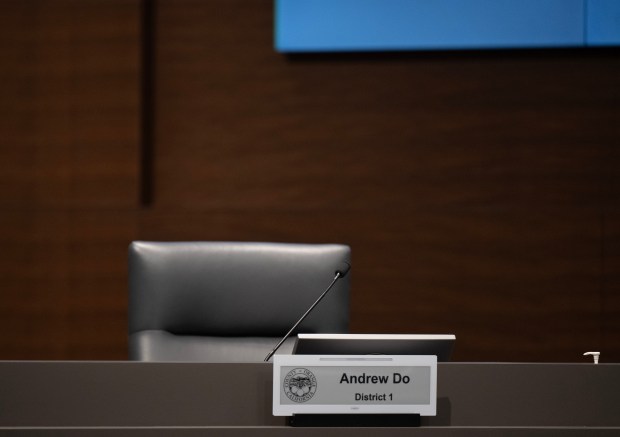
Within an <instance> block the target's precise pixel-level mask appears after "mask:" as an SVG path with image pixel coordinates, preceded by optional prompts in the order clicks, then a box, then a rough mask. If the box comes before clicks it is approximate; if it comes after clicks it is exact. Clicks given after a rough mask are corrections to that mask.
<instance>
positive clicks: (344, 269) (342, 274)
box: [336, 261, 351, 278]
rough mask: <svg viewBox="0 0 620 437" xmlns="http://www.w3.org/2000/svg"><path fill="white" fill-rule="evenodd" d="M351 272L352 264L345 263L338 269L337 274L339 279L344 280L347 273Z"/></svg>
mask: <svg viewBox="0 0 620 437" xmlns="http://www.w3.org/2000/svg"><path fill="white" fill-rule="evenodd" d="M349 270H351V264H349V263H348V262H346V261H344V262H342V263H341V264H340V265H339V266H338V268H337V269H336V274H337V275H339V277H341V278H344V277H345V276H347V273H349Z"/></svg>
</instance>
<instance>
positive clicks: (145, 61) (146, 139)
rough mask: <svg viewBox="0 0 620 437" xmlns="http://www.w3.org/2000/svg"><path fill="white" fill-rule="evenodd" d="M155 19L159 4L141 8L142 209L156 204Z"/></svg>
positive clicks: (151, 0)
mask: <svg viewBox="0 0 620 437" xmlns="http://www.w3.org/2000/svg"><path fill="white" fill-rule="evenodd" d="M155 16H156V1H155V0H142V5H141V21H142V22H141V48H142V53H141V78H140V80H141V102H140V106H141V107H140V112H141V114H140V119H141V120H140V136H141V138H140V170H139V172H140V179H139V183H140V199H139V202H140V206H141V207H149V206H151V205H152V203H153V152H154V150H153V149H154V146H153V142H154V127H155V125H154V123H155Z"/></svg>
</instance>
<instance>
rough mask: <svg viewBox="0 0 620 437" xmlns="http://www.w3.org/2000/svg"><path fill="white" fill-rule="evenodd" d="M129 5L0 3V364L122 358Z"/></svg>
mask: <svg viewBox="0 0 620 437" xmlns="http://www.w3.org/2000/svg"><path fill="white" fill-rule="evenodd" d="M139 18H140V9H139V4H138V2H137V1H126V0H118V1H115V0H101V1H81V0H74V1H45V0H41V1H32V0H26V1H17V0H15V1H12V0H11V1H6V0H3V1H1V2H0V44H1V46H0V47H1V48H0V52H1V55H0V58H1V59H2V67H0V89H1V94H2V99H1V101H0V111H1V116H0V293H1V294H0V296H1V297H0V358H3V359H8V358H17V359H74V358H82V359H87V358H95V357H100V358H111V359H112V358H124V357H126V355H127V353H126V339H125V338H126V322H125V318H126V306H127V305H126V300H127V299H126V294H127V293H126V279H125V278H126V268H125V264H126V261H125V259H126V248H127V244H128V243H129V242H130V241H131V240H132V239H133V238H134V236H135V226H136V224H135V223H136V214H137V210H136V205H137V198H138V195H137V191H136V190H137V175H138V165H137V164H138V141H139V127H138V120H139V114H140V112H139V59H140V58H139V54H140V44H139V42H140V40H139V35H140V26H139V23H140V21H139Z"/></svg>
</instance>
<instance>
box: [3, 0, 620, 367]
mask: <svg viewBox="0 0 620 437" xmlns="http://www.w3.org/2000/svg"><path fill="white" fill-rule="evenodd" d="M148 4H150V5H152V6H154V10H153V11H154V26H153V27H152V30H154V32H153V34H152V35H151V36H150V39H149V40H148V43H149V45H150V47H152V48H153V50H154V56H153V58H152V59H153V62H154V63H153V64H152V68H153V70H152V71H148V73H152V77H153V78H154V82H153V84H154V86H153V88H152V90H151V92H152V95H151V96H150V97H151V98H152V99H150V100H149V101H152V103H153V105H154V106H152V107H151V106H150V107H149V108H142V112H141V110H140V107H139V102H140V100H139V97H140V90H141V88H140V59H141V58H140V23H141V22H140V7H139V6H140V4H139V3H138V2H126V1H121V2H109V1H101V2H78V1H76V2H52V1H39V2H26V3H20V2H7V3H5V5H11V6H10V8H8V9H9V12H10V14H8V15H9V16H8V17H7V14H2V16H3V18H2V20H3V22H4V23H3V24H4V25H3V28H2V32H3V34H6V38H2V40H3V41H5V40H6V39H7V38H8V37H11V38H13V41H16V43H15V44H11V45H10V46H7V47H3V48H2V51H3V52H5V51H7V52H8V53H10V54H11V57H10V60H11V62H10V67H9V68H7V69H4V70H3V71H2V73H1V74H2V75H3V82H4V84H3V85H2V88H3V90H4V89H5V88H6V89H7V91H8V93H9V96H10V98H9V99H7V100H5V101H3V103H2V110H3V113H6V114H7V116H5V117H3V118H4V120H3V121H2V123H3V124H2V128H1V129H2V132H1V133H2V136H3V137H4V139H3V140H2V143H1V147H0V154H1V157H2V158H3V159H2V162H3V163H2V164H0V165H1V166H2V167H1V168H2V174H1V175H0V178H2V179H1V180H2V181H3V183H2V186H0V213H1V214H2V215H1V216H0V220H1V221H2V224H3V225H2V228H1V229H0V238H1V240H0V241H1V244H2V247H3V250H2V255H0V256H1V257H2V258H1V259H0V261H1V264H0V269H1V270H0V271H1V272H2V277H3V282H5V283H6V284H8V288H6V289H4V290H3V291H2V294H3V297H2V300H3V301H4V302H7V304H8V306H5V305H3V306H2V309H0V311H1V312H2V313H1V314H0V317H1V318H2V321H0V324H1V325H0V327H2V331H3V333H2V334H0V355H1V356H0V358H9V357H20V358H124V348H125V344H126V341H125V331H124V330H125V323H126V322H125V316H126V299H125V295H126V286H125V280H126V271H125V267H124V265H125V264H124V263H125V250H126V245H127V244H128V242H129V241H131V240H132V239H154V240H255V241H299V242H344V243H348V244H350V245H351V246H352V249H353V266H354V267H353V270H352V274H353V284H352V287H353V288H352V294H351V329H352V331H353V332H385V333H387V332H394V333H411V332H416V333H434V332H436V333H446V332H450V333H454V334H456V335H457V348H456V350H455V357H454V358H455V359H457V360H466V361H468V360H472V361H473V360H498V361H501V360H511V361H581V360H582V359H583V358H582V357H581V354H582V353H583V352H585V351H586V350H591V349H597V350H598V349H600V350H602V352H603V358H602V359H603V360H608V361H609V360H616V361H617V360H619V359H620V215H619V214H618V212H619V210H620V209H619V206H618V200H619V194H620V191H619V190H620V188H619V178H620V152H619V151H618V147H619V142H620V141H619V140H620V128H619V126H620V85H619V84H620V82H619V81H618V79H617V78H618V77H620V58H619V57H618V52H617V50H611V49H610V50H596V51H590V50H570V51H562V50H560V51H557V50H556V51H511V52H508V51H499V52H498V51H491V52H458V53H455V52H428V53H426V52H423V53H375V54H369V53H359V54H331V55H294V56H285V55H281V54H277V53H275V52H274V51H273V48H272V25H273V21H272V5H271V1H270V0H260V1H258V0H252V1H250V0H208V1H186V0H175V1H163V0H161V1H157V2H150V3H148ZM63 8H64V11H63ZM4 9H7V6H4ZM11 14H12V15H11ZM71 17H73V18H71ZM78 35H79V36H80V38H79V42H78V39H77V37H78ZM28 53H30V54H29V55H28ZM95 55H97V56H95ZM50 72H52V74H51V76H50ZM7 81H8V84H9V85H7ZM61 102H62V103H61ZM49 105H51V106H49ZM54 105H55V106H54ZM145 110H148V111H153V112H151V113H150V114H152V119H151V118H150V117H149V120H150V121H151V122H152V123H150V124H149V125H148V126H147V129H150V132H149V133H148V135H147V136H148V137H149V138H150V137H152V139H153V142H152V143H150V144H148V147H146V148H143V149H142V150H143V151H146V152H147V153H148V152H150V153H152V155H151V156H149V157H147V159H143V160H141V159H140V158H139V156H138V155H139V152H140V147H139V146H140V139H141V138H139V132H140V122H141V120H143V119H142V118H141V117H142V115H143V114H144V111H145ZM141 114H142V115H141ZM7 119H8V121H7ZM140 163H148V164H152V166H153V167H152V171H146V172H144V171H141V169H140V168H139V166H140ZM141 174H142V175H146V176H147V178H146V179H141V178H140V175H141ZM5 182H6V184H5ZM140 184H147V185H148V189H149V192H150V195H149V199H148V200H149V203H148V205H141V204H140V202H139V201H138V199H139V192H140ZM12 327H17V331H21V332H20V334H18V335H11V334H8V331H10V330H11V329H12Z"/></svg>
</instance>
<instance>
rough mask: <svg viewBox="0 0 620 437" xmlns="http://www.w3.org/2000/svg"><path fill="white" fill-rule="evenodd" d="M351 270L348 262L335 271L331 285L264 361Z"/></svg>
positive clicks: (269, 354) (268, 357) (267, 358)
mask: <svg viewBox="0 0 620 437" xmlns="http://www.w3.org/2000/svg"><path fill="white" fill-rule="evenodd" d="M350 269H351V264H349V263H348V262H343V263H342V264H341V265H340V266H339V267H338V269H337V270H336V272H335V273H336V276H335V277H334V280H333V281H332V283H331V284H329V287H327V289H326V290H325V291H324V292H323V294H321V295H320V296H319V298H318V299H317V300H316V301H315V302H314V303H313V304H312V305H311V306H310V308H308V310H307V311H306V312H305V313H304V315H303V316H301V318H300V319H299V320H298V321H297V323H295V324H294V325H293V327H292V328H291V329H290V330H289V331H288V332H287V333H286V335H285V336H284V338H282V340H280V342H279V343H278V344H277V345H276V347H274V348H273V350H272V351H271V352H269V353H268V354H267V356H266V357H265V361H269V359H270V358H271V357H272V356H273V354H275V353H276V351H277V350H278V349H279V348H280V346H282V343H284V342H285V341H286V339H287V338H289V337H290V336H291V334H292V333H293V331H294V330H295V328H297V326H299V324H300V323H301V322H303V321H304V319H305V318H306V317H307V316H308V314H310V313H311V312H312V310H313V309H314V307H315V306H317V305H318V303H319V302H320V301H321V300H322V299H323V298H324V297H325V295H326V294H327V293H328V292H329V290H331V289H332V287H333V286H334V284H335V283H336V281H338V279H340V278H344V277H345V276H346V275H347V273H349V270H350Z"/></svg>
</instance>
